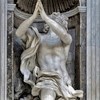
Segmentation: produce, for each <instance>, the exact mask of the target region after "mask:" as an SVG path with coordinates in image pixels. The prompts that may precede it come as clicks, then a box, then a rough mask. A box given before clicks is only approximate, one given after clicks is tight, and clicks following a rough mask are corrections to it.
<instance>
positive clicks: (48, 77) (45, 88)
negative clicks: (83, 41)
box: [16, 0, 83, 100]
mask: <svg viewBox="0 0 100 100" xmlns="http://www.w3.org/2000/svg"><path fill="white" fill-rule="evenodd" d="M38 16H41V18H42V19H43V20H44V21H45V25H44V30H43V31H44V33H39V31H38V29H37V28H36V27H33V26H32V23H33V22H34V20H35V19H36V18H37V17H38ZM67 21H68V18H66V17H65V16H64V15H61V14H60V13H53V14H52V15H50V17H48V16H47V14H46V13H45V11H44V8H43V5H42V3H41V0H38V1H37V4H36V7H35V10H34V13H33V15H32V16H31V17H30V18H28V19H27V20H25V21H24V22H23V23H22V24H21V25H20V26H19V28H18V29H17V31H16V35H17V37H19V38H20V39H21V40H22V41H23V43H24V46H25V50H24V51H23V53H22V54H21V65H20V71H21V73H22V74H23V76H24V82H25V83H27V84H29V85H30V86H31V88H32V91H31V93H32V95H33V97H35V96H39V97H40V99H41V100H56V99H57V100H69V99H70V98H73V97H79V98H82V96H83V91H81V90H74V88H73V87H72V85H71V79H70V76H69V75H68V72H67V70H66V61H67V57H68V52H69V48H70V45H71V42H72V37H71V35H70V34H68V33H67V31H68V29H67V24H68V22H67Z"/></svg>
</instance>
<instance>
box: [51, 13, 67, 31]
mask: <svg viewBox="0 0 100 100" xmlns="http://www.w3.org/2000/svg"><path fill="white" fill-rule="evenodd" d="M50 18H51V19H53V20H54V21H56V22H57V23H58V24H60V25H61V26H63V27H64V28H65V29H66V30H68V17H67V16H65V15H64V14H61V13H60V12H53V13H52V14H51V15H50Z"/></svg>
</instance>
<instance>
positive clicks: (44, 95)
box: [41, 89, 56, 100]
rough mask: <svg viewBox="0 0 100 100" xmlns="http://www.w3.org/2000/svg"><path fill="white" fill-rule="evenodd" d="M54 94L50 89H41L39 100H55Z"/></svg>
mask: <svg viewBox="0 0 100 100" xmlns="http://www.w3.org/2000/svg"><path fill="white" fill-rule="evenodd" d="M55 98H56V93H55V91H54V90H51V89H42V90H41V100H55Z"/></svg>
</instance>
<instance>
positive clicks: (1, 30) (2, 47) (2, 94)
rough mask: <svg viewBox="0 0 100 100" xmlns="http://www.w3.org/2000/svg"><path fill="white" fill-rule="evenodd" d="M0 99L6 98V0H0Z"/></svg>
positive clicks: (5, 99) (4, 99)
mask: <svg viewBox="0 0 100 100" xmlns="http://www.w3.org/2000/svg"><path fill="white" fill-rule="evenodd" d="M0 12H1V15H0V100H7V0H0Z"/></svg>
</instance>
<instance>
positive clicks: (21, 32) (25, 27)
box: [16, 2, 39, 37]
mask: <svg viewBox="0 0 100 100" xmlns="http://www.w3.org/2000/svg"><path fill="white" fill-rule="evenodd" d="M38 3H39V2H37V4H36V7H35V10H34V13H33V15H32V16H31V17H30V18H28V19H26V20H25V21H24V22H23V23H21V24H20V26H19V28H18V29H17V31H16V35H17V36H18V37H23V35H24V34H25V33H26V31H27V30H28V28H29V26H30V25H31V24H32V23H33V22H34V20H35V19H36V17H37V16H38Z"/></svg>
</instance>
